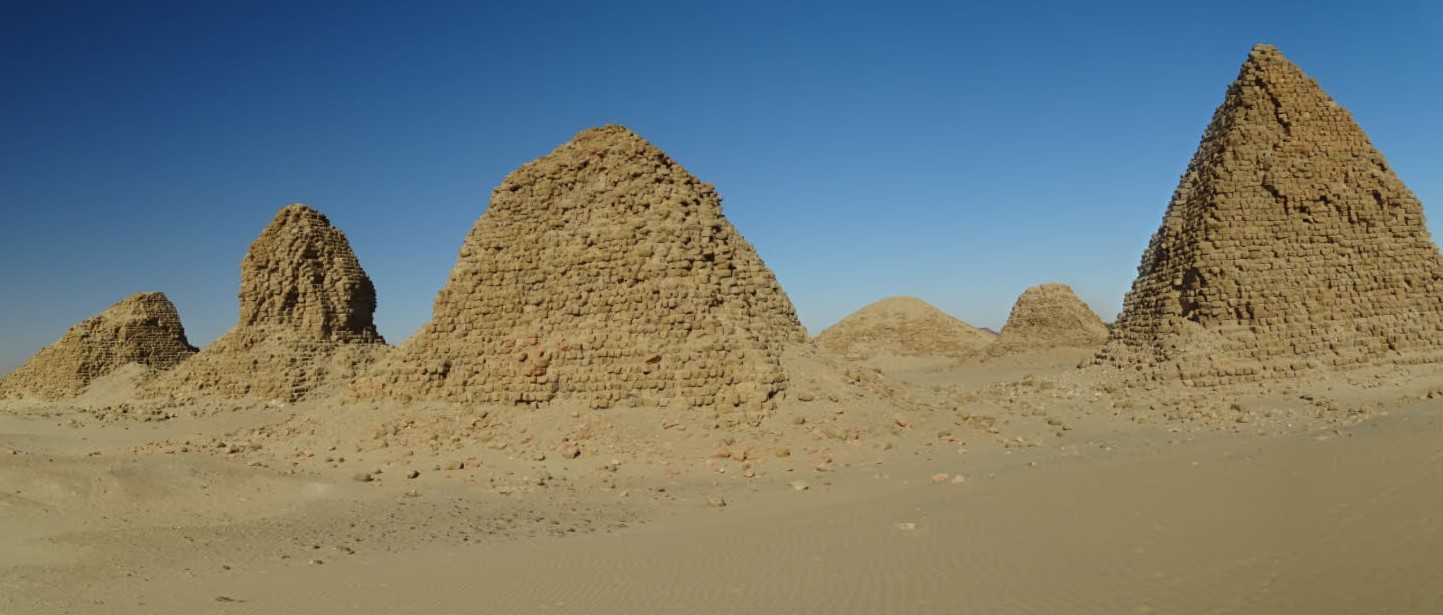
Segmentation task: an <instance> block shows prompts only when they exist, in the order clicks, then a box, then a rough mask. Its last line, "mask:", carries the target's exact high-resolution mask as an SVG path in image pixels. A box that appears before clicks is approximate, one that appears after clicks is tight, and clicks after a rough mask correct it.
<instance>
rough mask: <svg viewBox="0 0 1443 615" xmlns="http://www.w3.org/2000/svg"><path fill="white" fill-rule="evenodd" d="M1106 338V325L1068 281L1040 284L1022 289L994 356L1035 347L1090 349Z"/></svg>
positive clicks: (990, 352) (989, 349)
mask: <svg viewBox="0 0 1443 615" xmlns="http://www.w3.org/2000/svg"><path fill="white" fill-rule="evenodd" d="M1105 341H1107V325H1105V324H1103V322H1102V319H1101V318H1098V317H1097V314H1096V313H1094V312H1093V311H1092V308H1089V307H1087V304H1086V303H1083V302H1082V300H1081V299H1078V298H1077V295H1076V294H1073V292H1072V289H1071V288H1069V287H1068V286H1067V285H1066V284H1039V285H1037V286H1033V287H1031V288H1028V289H1027V290H1024V291H1022V295H1021V296H1019V297H1017V302H1016V303H1014V304H1012V313H1011V314H1009V315H1008V316H1007V324H1005V325H1003V326H1002V332H1001V333H1000V334H998V336H997V339H996V340H995V341H993V342H992V344H991V345H990V346H988V347H987V354H988V355H989V356H993V357H999V356H1003V355H1010V354H1017V353H1023V352H1033V351H1047V350H1057V349H1088V350H1093V351H1096V350H1097V349H1098V348H1100V347H1101V346H1102V343H1103V342H1105Z"/></svg>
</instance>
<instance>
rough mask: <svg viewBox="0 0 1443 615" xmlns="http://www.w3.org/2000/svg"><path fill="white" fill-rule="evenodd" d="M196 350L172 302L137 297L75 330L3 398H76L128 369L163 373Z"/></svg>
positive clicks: (4, 389) (36, 360)
mask: <svg viewBox="0 0 1443 615" xmlns="http://www.w3.org/2000/svg"><path fill="white" fill-rule="evenodd" d="M195 351H196V349H195V348H194V347H192V346H191V345H190V343H189V342H187V341H186V339H185V329H184V327H182V326H181V324H180V315H179V314H177V313H176V311H175V306H174V305H172V304H171V302H170V300H169V299H167V298H166V297H165V295H164V294H162V293H155V292H151V293H137V294H134V295H131V296H129V297H126V298H125V299H122V300H121V301H120V302H119V303H116V304H115V305H112V306H110V308H108V309H106V310H105V311H104V312H101V313H100V314H98V315H96V316H93V317H91V318H88V319H86V320H84V321H81V322H80V323H79V324H77V325H75V326H74V327H71V328H70V330H69V331H67V332H66V333H65V335H64V336H62V337H61V338H60V339H59V340H56V342H55V343H53V344H51V345H49V346H46V347H45V348H43V349H41V350H40V352H38V353H36V355H35V356H34V357H31V358H30V360H29V361H26V362H25V364H23V365H21V366H20V367H18V368H16V369H15V370H14V371H12V372H10V373H9V374H7V375H6V376H5V377H4V378H3V379H0V394H7V395H8V394H12V393H14V394H20V395H34V396H37V397H40V398H42V399H49V400H55V399H63V398H67V397H73V396H74V395H76V394H78V393H80V392H81V390H82V389H84V388H85V386H86V385H88V384H90V383H91V381H93V380H95V379H97V378H100V377H102V376H105V375H106V374H109V373H111V372H113V371H115V370H116V369H117V368H119V367H121V366H123V365H127V364H130V363H138V364H140V365H144V366H146V367H148V368H151V369H156V370H164V369H169V368H171V367H174V366H175V365H176V364H178V363H180V362H181V361H182V360H184V359H185V358H186V357H189V356H190V355H192V354H195Z"/></svg>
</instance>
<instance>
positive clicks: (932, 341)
mask: <svg viewBox="0 0 1443 615" xmlns="http://www.w3.org/2000/svg"><path fill="white" fill-rule="evenodd" d="M992 338H993V336H992V335H991V334H989V333H985V332H983V331H981V330H979V329H976V328H974V327H972V325H969V324H967V323H965V322H962V321H960V320H958V319H956V318H953V317H951V316H948V315H947V314H946V313H944V312H942V311H941V310H939V309H937V308H935V307H932V305H931V304H929V303H927V302H926V301H923V300H921V299H918V298H916V297H888V298H886V299H883V300H881V301H877V302H876V303H871V304H868V305H866V306H864V307H862V308H861V309H859V310H857V311H855V312H852V313H851V314H850V315H848V316H847V317H846V318H843V319H841V320H839V321H837V323H836V324H834V325H832V326H830V327H827V328H826V329H825V330H823V331H822V332H821V333H818V334H817V339H816V342H817V346H819V347H821V348H822V349H823V350H826V351H828V352H831V353H834V354H837V355H841V356H844V357H847V358H850V359H853V360H865V359H871V358H876V357H885V356H890V357H945V358H952V359H961V358H963V357H967V356H970V355H972V354H975V353H976V352H977V351H978V350H980V349H982V348H983V347H986V346H987V345H988V344H990V343H991V342H992Z"/></svg>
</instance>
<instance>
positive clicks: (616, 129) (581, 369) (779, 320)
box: [352, 125, 806, 408]
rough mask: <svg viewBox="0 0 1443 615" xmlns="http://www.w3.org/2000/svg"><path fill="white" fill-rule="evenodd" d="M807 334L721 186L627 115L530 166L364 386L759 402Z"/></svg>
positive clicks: (645, 402)
mask: <svg viewBox="0 0 1443 615" xmlns="http://www.w3.org/2000/svg"><path fill="white" fill-rule="evenodd" d="M805 339H806V334H805V332H804V330H803V329H802V326H801V323H800V322H799V321H798V320H797V317H796V314H795V312H794V311H793V309H792V304H791V301H790V300H788V299H787V296H786V294H784V293H783V292H782V289H781V287H780V286H779V285H778V284H777V280H776V278H775V277H774V276H773V275H772V272H771V271H770V270H769V269H767V267H766V265H765V264H764V263H763V262H762V259H761V258H760V257H759V256H757V253H756V251H755V250H754V249H753V248H752V246H751V244H749V243H747V241H746V240H745V239H743V238H742V236H741V235H740V234H738V233H737V231H736V229H735V228H733V227H732V225H731V223H729V222H727V220H726V218H724V217H723V216H722V212H721V197H720V196H718V195H717V193H716V192H715V191H714V190H713V188H712V186H711V185H710V184H703V183H701V182H700V181H698V180H697V179H696V178H695V177H693V176H692V175H691V174H690V173H688V172H687V171H686V170H685V169H683V168H682V167H681V166H680V165H678V164H677V163H676V162H674V161H673V160H672V159H671V158H669V157H667V155H666V154H665V153H663V152H662V151H661V150H659V149H657V148H656V147H655V146H653V145H651V144H650V143H647V142H646V141H645V140H643V139H642V138H641V137H639V136H637V135H636V134H633V133H632V132H631V131H629V130H627V129H625V128H622V127H621V126H615V125H609V126H604V127H600V128H593V129H589V130H586V131H584V132H582V133H580V134H578V135H576V137H575V138H573V139H572V140H571V141H570V142H568V143H566V144H564V145H562V146H560V147H558V148H556V149H555V150H554V151H552V152H551V153H550V154H547V155H545V156H542V157H541V158H539V159H537V160H534V161H532V162H530V163H527V164H525V165H523V166H522V167H521V168H519V169H517V170H516V171H514V172H512V173H511V174H510V175H509V176H507V177H506V179H505V181H503V182H502V183H501V185H500V186H499V187H497V188H496V189H495V190H494V191H493V192H492V196H491V203H490V207H489V208H488V209H487V210H486V212H485V213H484V214H483V215H482V216H481V218H480V219H479V220H478V221H477V222H476V224H475V226H474V227H473V228H472V229H471V232H470V233H469V234H468V235H467V236H466V240H465V242H464V243H463V245H462V246H461V250H460V254H459V258H458V259H457V261H456V266H455V268H454V269H452V270H451V276H450V279H449V281H448V282H447V283H446V286H445V287H444V288H442V289H441V291H440V293H439V294H438V295H437V296H436V301H435V305H434V310H433V314H432V319H431V322H429V323H427V324H426V325H425V326H424V327H423V328H422V329H421V330H420V331H419V332H417V333H416V335H414V336H413V337H412V338H410V339H409V340H407V341H406V342H405V343H403V344H402V345H401V346H399V347H398V348H397V349H396V351H395V352H394V353H392V355H391V356H389V357H387V359H386V360H385V361H383V362H382V363H380V364H378V365H377V366H375V368H374V369H372V370H371V371H370V372H369V373H368V374H367V375H366V376H365V377H363V378H362V379H360V380H359V381H358V382H357V383H356V385H355V386H354V387H353V389H352V393H353V395H354V396H355V397H360V398H376V397H388V398H395V399H400V400H403V401H404V400H412V399H436V400H456V401H470V402H487V403H502V404H539V403H547V402H567V403H577V404H583V405H587V406H590V407H595V408H605V407H610V406H614V405H627V406H678V407H698V406H713V405H717V406H720V407H722V408H728V407H734V406H743V405H745V407H746V408H759V407H761V406H762V405H764V404H767V403H768V402H769V400H770V399H771V398H772V396H774V395H775V394H776V393H777V392H779V391H781V390H783V389H784V388H785V387H786V384H787V375H786V373H785V371H784V370H783V368H782V367H781V362H780V357H781V353H782V350H783V348H784V346H785V345H786V344H789V343H796V342H803V341H804V340H805Z"/></svg>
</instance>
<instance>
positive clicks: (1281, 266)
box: [1098, 45, 1443, 385]
mask: <svg viewBox="0 0 1443 615" xmlns="http://www.w3.org/2000/svg"><path fill="white" fill-rule="evenodd" d="M1440 359H1443V258H1440V256H1439V253H1438V249H1437V247H1436V246H1434V245H1433V243H1432V242H1431V241H1430V239H1429V235H1428V230H1427V228H1426V227H1425V226H1424V221H1423V207H1422V205H1421V204H1420V203H1419V202H1418V199H1417V198H1416V197H1414V196H1413V193H1412V192H1410V191H1409V190H1408V188H1407V187H1406V186H1404V185H1403V182H1402V181H1401V180H1399V179H1398V177H1397V175H1395V174H1394V173H1393V169H1392V168H1391V167H1389V166H1388V162H1387V161H1386V160H1384V158H1383V155H1382V154H1380V153H1379V152H1378V151H1377V150H1376V149H1374V147H1373V145H1372V143H1371V142H1370V141H1369V140H1368V137H1367V135H1365V134H1363V131H1362V129H1360V128H1359V127H1358V125H1357V124H1356V123H1354V121H1353V118H1352V116H1351V115H1350V114H1349V113H1348V112H1347V111H1346V110H1344V109H1343V108H1342V107H1341V106H1339V105H1338V104H1337V103H1335V102H1334V101H1333V100H1332V99H1331V98H1329V97H1328V95H1327V94H1325V93H1324V92H1323V90H1322V88H1320V87H1319V86H1318V84H1317V82H1315V81H1314V80H1313V79H1311V78H1309V77H1308V76H1307V75H1304V74H1303V73H1302V71H1300V70H1299V69H1298V67H1297V66H1295V65H1293V63H1291V62H1289V61H1288V60H1287V59H1286V58H1284V57H1283V55H1282V54H1281V53H1279V52H1278V50H1277V49H1275V48H1273V47H1271V46H1267V45H1258V46H1257V47H1255V48H1254V49H1253V50H1252V53H1251V54H1250V55H1249V57H1248V59H1247V61H1246V62H1245V63H1243V66H1242V70H1241V71H1240V72H1239V74H1238V78H1237V80H1236V81H1235V82H1233V84H1232V85H1231V86H1230V87H1229V88H1228V91H1227V97H1226V99H1225V100H1224V102H1223V104H1222V106H1220V107H1219V108H1218V110H1217V112H1216V113H1215V114H1214V115H1213V119H1212V123H1211V124H1210V125H1209V126H1208V128H1207V131H1206V132H1205V133H1204V134H1203V137H1202V144H1201V145H1200V146H1199V147H1198V150H1197V153H1196V154H1195V155H1194V156H1193V159H1192V162H1191V163H1190V164H1189V165H1188V168H1187V172H1186V173H1185V174H1184V175H1183V177H1182V181H1181V182H1180V183H1179V185H1178V188H1177V191H1176V193H1174V195H1173V198H1172V201H1171V203H1169V205H1168V208H1167V213H1166V215H1165V216H1164V217H1163V223H1162V228H1161V229H1159V230H1158V232H1157V234H1155V235H1153V237H1152V241H1151V243H1150V244H1149V245H1148V247H1147V250H1146V251H1145V252H1144V253H1143V255H1142V264H1141V265H1140V266H1139V267H1138V276H1137V279H1136V280H1135V281H1134V282H1133V286H1132V290H1131V291H1130V292H1129V293H1128V295H1127V298H1126V300H1125V301H1124V304H1123V312H1122V315H1121V316H1120V317H1119V318H1118V321H1117V324H1116V326H1114V327H1113V330H1112V336H1111V338H1110V340H1109V341H1108V343H1107V345H1106V346H1105V347H1104V348H1103V350H1102V351H1101V352H1100V353H1099V355H1098V361H1099V362H1103V363H1112V364H1117V365H1123V366H1133V367H1138V368H1141V369H1143V370H1144V371H1147V372H1148V373H1150V374H1151V375H1152V376H1153V377H1156V378H1162V379H1177V378H1180V379H1182V380H1183V381H1185V382H1189V383H1194V384H1200V385H1209V384H1222V383H1228V382H1237V381H1251V380H1261V379H1265V378H1270V377H1274V376H1277V375H1284V374H1287V373H1291V372H1295V371H1297V370H1301V369H1307V368H1311V367H1319V366H1324V367H1327V366H1333V367H1341V366H1349V365H1356V364H1364V363H1378V362H1390V361H1391V362H1403V363H1415V362H1428V361H1437V360H1440Z"/></svg>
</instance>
